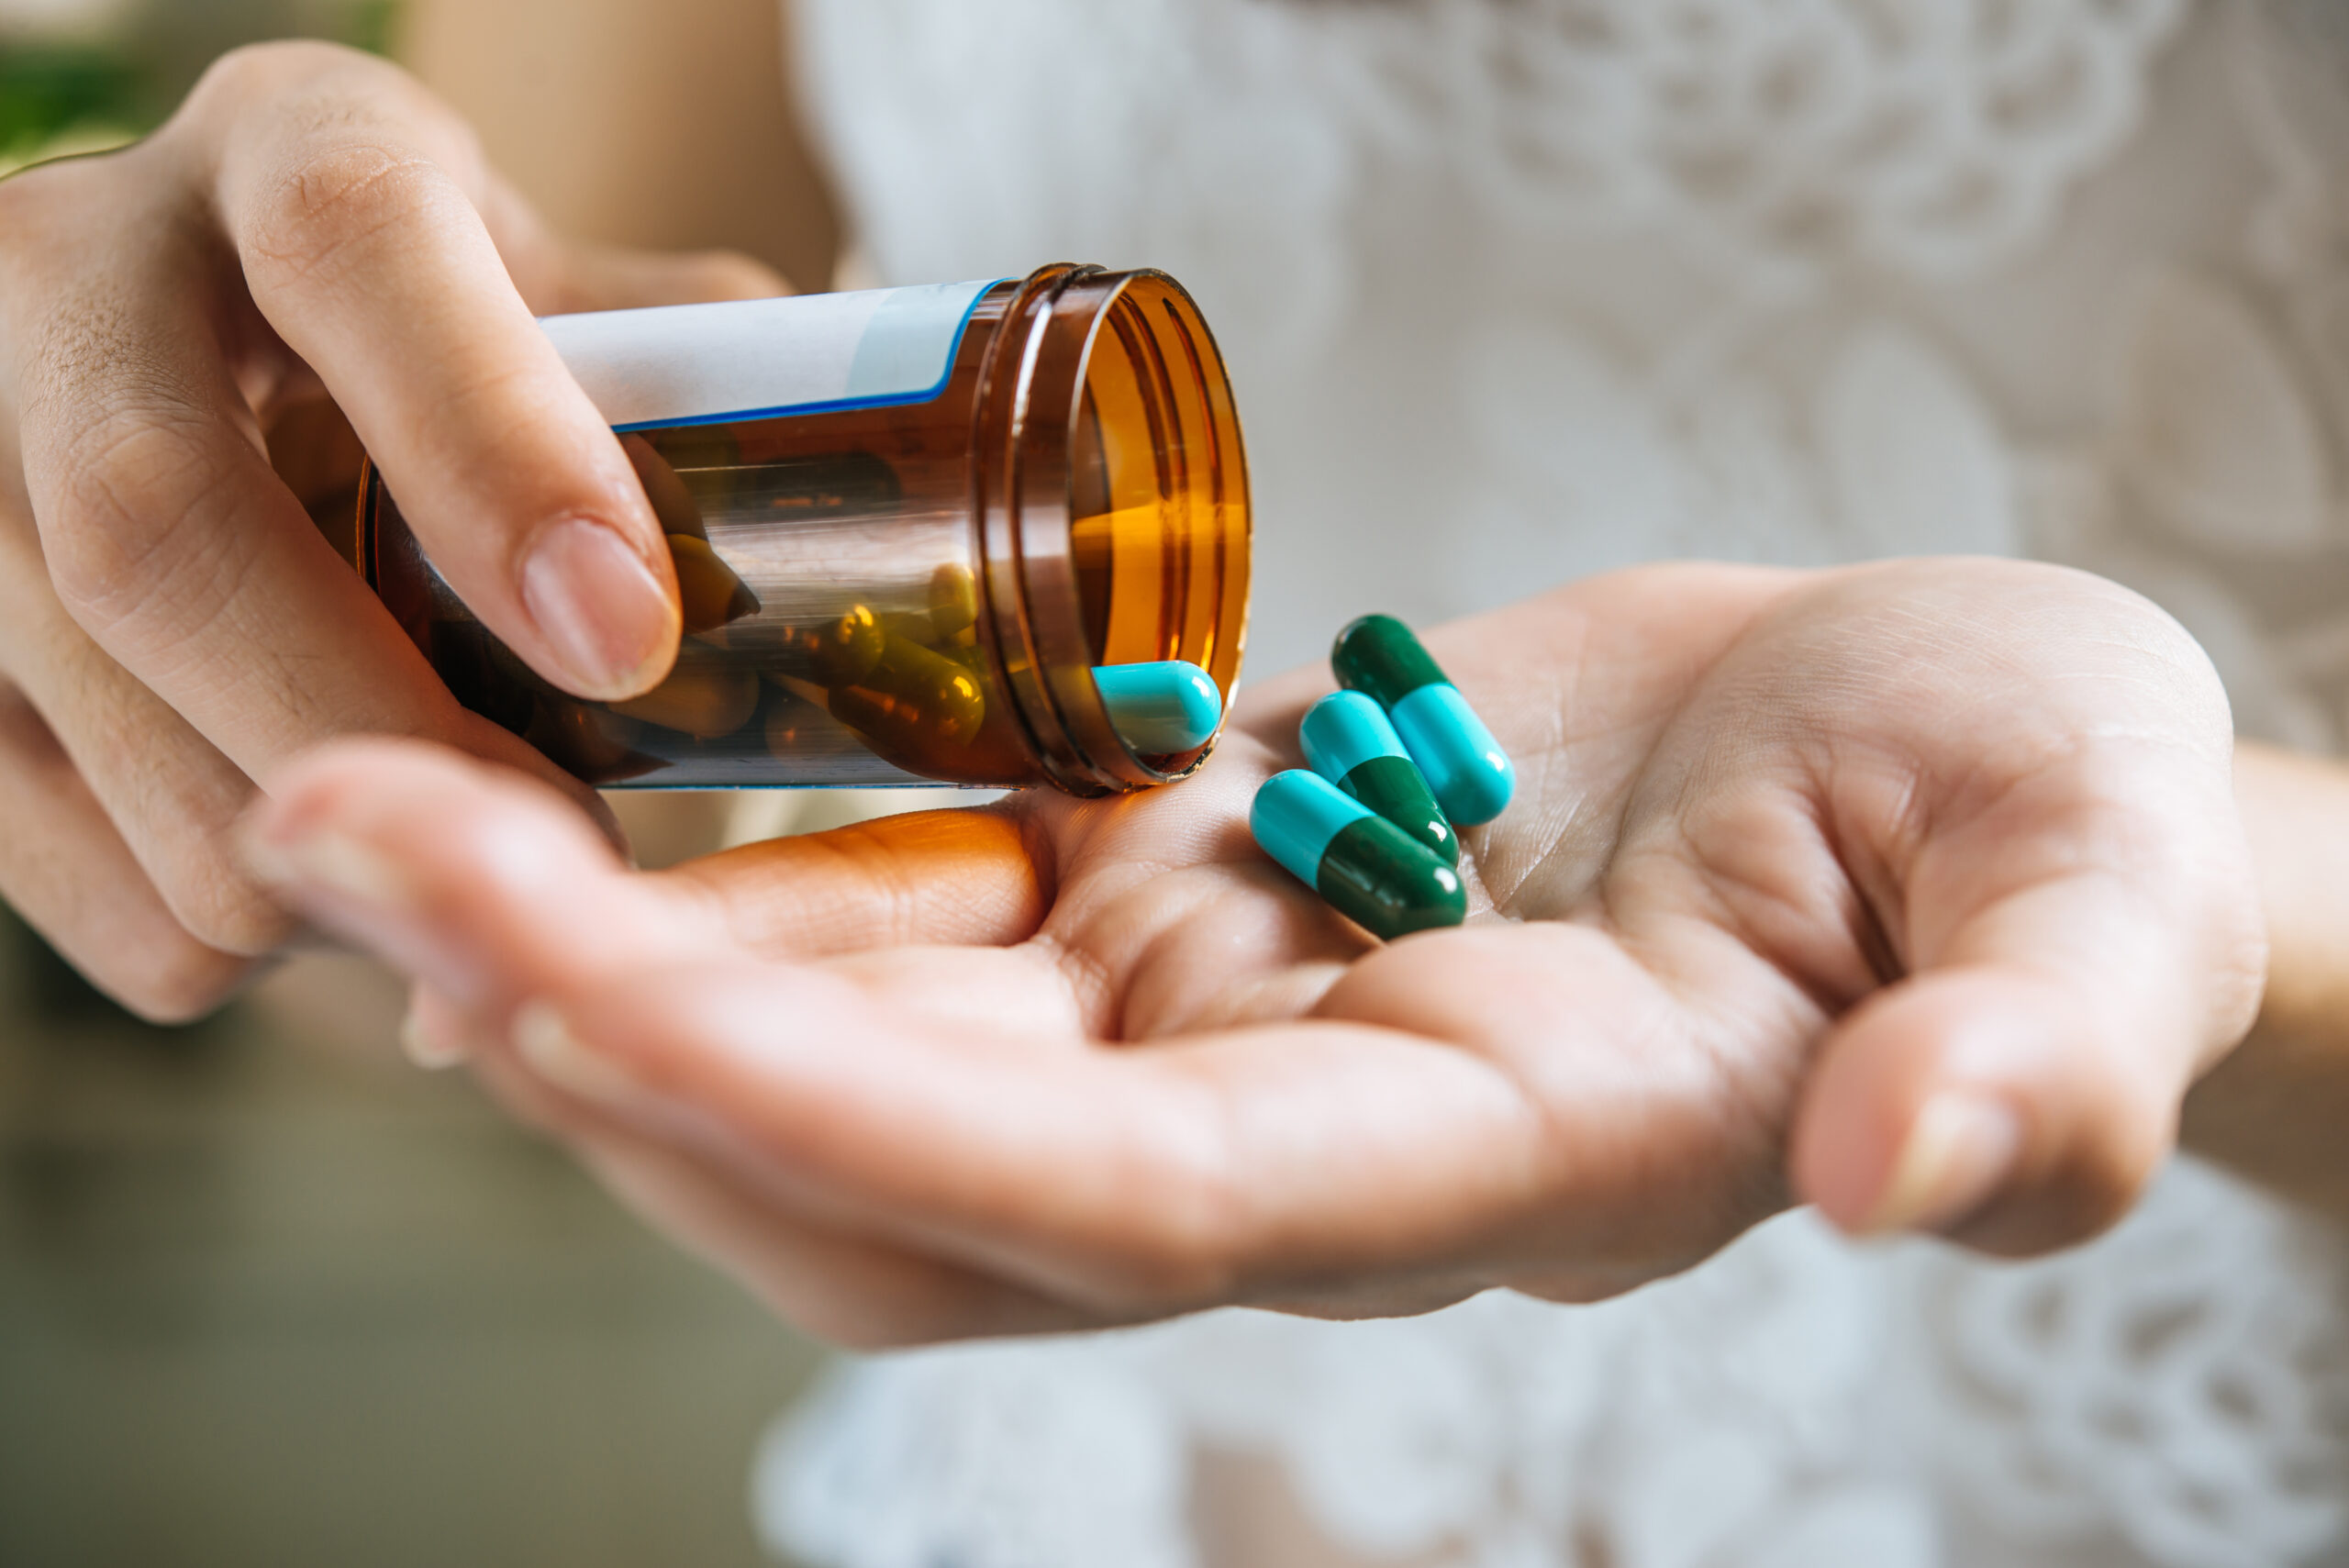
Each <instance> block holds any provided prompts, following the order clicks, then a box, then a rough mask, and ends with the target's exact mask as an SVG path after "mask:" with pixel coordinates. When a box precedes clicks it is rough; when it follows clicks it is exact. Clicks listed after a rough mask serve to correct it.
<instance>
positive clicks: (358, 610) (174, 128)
mask: <svg viewBox="0 0 2349 1568" xmlns="http://www.w3.org/2000/svg"><path fill="white" fill-rule="evenodd" d="M783 288H784V285H783V284H782V282H781V280H780V279H779V278H778V277H776V276H775V275H774V273H773V272H770V271H769V270H767V269H766V268H764V267H763V266H761V265H759V264H757V263H755V262H753V261H749V260H747V259H744V258H741V257H739V256H729V255H725V254H715V255H701V256H688V257H668V258H662V257H652V256H647V255H642V254H638V253H632V252H628V251H623V250H614V249H609V248H604V247H588V246H574V245H567V244H564V243H562V242H561V241H558V240H557V239H554V238H552V236H551V234H550V233H549V231H548V230H547V229H546V228H545V227H544V226H543V225H541V224H540V221H539V220H538V218H537V217H535V216H534V214H533V213H532V212H531V210H530V208H529V206H528V205H527V204H526V203H524V202H523V201H522V199H521V198H520V197H519V196H518V195H516V194H515V193H514V192H513V191H512V189H511V188H510V187H508V186H507V184H506V183H504V182H503V181H502V180H500V179H499V178H498V177H497V176H496V175H495V173H493V172H491V171H490V169H489V168H488V167H487V165H486V163H485V162H484V160H483V158H482V156H481V152H480V149H479V147H478V145H477V143H476V142H475V140H474V138H473V134H472V132H471V131H470V130H469V129H468V128H467V127H466V126H465V124H464V122H463V121H462V119H461V118H460V117H457V116H456V115H455V114H454V113H453V112H451V110H450V109H449V108H447V107H446V106H444V105H442V104H441V103H440V102H439V101H438V100H437V99H436V98H434V97H433V95H431V94H429V92H427V91H425V90H424V89H423V88H422V87H420V86H419V85H418V84H417V83H416V82H415V81H414V80H413V79H411V78H410V77H408V76H406V74H404V73H402V72H399V71H397V70H395V69H394V68H392V67H391V66H389V65H386V64H384V62H382V61H376V60H373V59H370V58H368V57H365V56H362V55H358V54H354V53H351V52H350V51H347V50H336V49H330V48H326V47H323V46H317V45H304V44H292V45H272V46H268V47H264V48H259V49H254V50H244V51H240V52H239V53H236V54H232V55H230V56H228V57H227V58H225V59H224V60H222V61H220V62H219V63H218V64H217V66H216V67H215V68H214V69H213V70H212V72H210V73H209V74H208V75H207V76H206V78H205V79H204V81H203V82H202V83H200V84H199V85H198V86H197V87H196V88H195V91H194V92H193V93H192V94H191V95H190V96H189V98H188V100H187V102H186V104H185V105H184V106H183V107H182V108H181V110H180V111H179V113H178V114H177V115H176V116H175V117H173V119H172V121H171V122H170V123H169V124H168V125H167V126H165V127H164V128H162V129H161V131H160V132H158V133H157V134H156V135H155V136H153V137H152V138H150V139H148V140H146V141H145V142H142V143H140V144H139V145H138V146H136V147H133V148H131V149H128V150H125V151H123V152H120V153H117V154H112V155H109V156H106V157H103V158H93V159H84V160H76V161H66V162H61V163H56V164H50V165H47V166H44V167H40V168H37V169H34V170H32V171H29V172H27V173H25V174H22V175H20V176H18V177H17V178H14V179H11V180H9V181H7V182H6V183H0V809H6V810H7V811H8V812H9V813H10V814H11V821H12V831H11V833H10V834H9V835H8V836H7V838H6V841H5V842H0V895H5V896H6V898H7V900H8V901H9V903H10V904H11V905H12V906H15V907H16V908H17V910H19V911H20V912H21V913H22V914H23V915H24V916H25V917H27V918H28V920H30V921H31V922H32V923H33V924H34V925H35V926H36V927H38V928H39V929H40V930H41V931H42V932H43V933H44V934H45V935H46V936H48V937H49V938H50V940H51V941H52V942H53V943H54V944H55V945H56V946H57V947H58V948H59V949H60V951H62V952H63V953H65V954H66V956H67V957H69V958H70V959H71V960H72V962H74V963H76V964H77V965H78V966H79V967H81V968H82V969H83V972H84V973H88V974H89V975H90V976H91V977H92V978H93V979H94V980H95V981H96V982H97V983H98V984H100V985H102V986H104V987H105V988H106V989H107V990H108V991H110V992H112V993H113V994H114V995H117V997H119V998H120V999H121V1000H123V1001H124V1002H125V1003H127V1004H128V1005H129V1006H132V1007H133V1008H135V1009H137V1010H138V1011H139V1012H142V1013H144V1014H147V1015H148V1016H150V1017H152V1018H166V1019H170V1018H188V1017H192V1016H195V1015H197V1014H200V1013H202V1012H204V1011H206V1010H208V1009H209V1008H210V1007H212V1006H215V1005H217V1003H218V1001H219V1000H220V999H221V998H222V997H223V996H224V995H227V994H228V992H229V991H230V990H232V989H233V988H234V987H235V986H237V985H238V984H239V983H240V982H241V981H242V980H243V979H244V978H245V977H246V976H247V975H248V974H249V973H250V972H251V970H252V967H253V965H254V962H255V961H257V960H260V959H262V958H264V957H266V956H267V955H269V954H272V953H273V952H275V951H280V950H281V949H283V948H284V946H285V944H286V943H287V942H288V940H290V939H291V938H292V937H293V936H294V934H295V929H294V927H293V924H292V922H291V920H290V919H289V917H288V916H287V914H286V913H285V912H284V910H283V909H282V908H280V907H279V906H277V905H276V904H274V903H273V901H272V900H271V899H270V898H269V897H268V896H267V895H265V894H264V893H263V892H262V890H261V889H260V888H258V887H257V886H256V885H255V884H253V882H252V880H251V879H250V876H249V875H247V874H246V873H245V872H244V870H243V869H242V868H241V867H240V866H239V865H238V863H237V862H236V858H235V854H234V851H233V845H232V842H231V838H230V835H229V833H228V828H229V826H230V824H231V823H233V822H234V821H235V819H236V817H237V816H238V814H239V812H240V811H242V810H243V809H244V808H245V807H246V806H247V805H248V804H249V803H250V801H251V799H252V798H253V795H254V793H255V788H254V784H253V782H252V781H253V780H254V779H256V778H258V777H261V776H263V775H265V774H266V773H268V772H269V771H270V770H272V769H273V768H276V767H279V766H282V765H284V763H285V762H287V761H289V760H290V759H291V758H292V757H294V756H295V755H296V754H298V753H299V752H301V751H305V750H306V749H307V748H309V747H311V746H314V745H316V744H317V743H318V742H319V741H320V740H325V739H328V738H330V737H332V736H335V735H340V734H358V733H389V734H404V735H413V736H418V737H424V738H429V739H431V740H438V741H440V742H442V743H445V744H451V745H455V746H458V747H461V748H462V749H464V750H466V751H471V752H473V753H474V754H476V755H480V756H484V757H489V758H495V759H497V760H499V761H502V762H507V763H509V764H510V765H513V766H516V767H518V768H521V769H523V770H525V771H530V772H535V773H539V774H540V776H542V777H547V778H550V779H558V778H559V775H557V774H555V773H554V772H553V770H552V769H551V767H550V766H549V765H548V764H547V763H545V762H543V760H541V759H540V758H538V757H537V756H536V755H535V754H534V753H533V752H531V751H530V750H529V748H528V747H525V746H523V745H521V744H520V743H519V742H518V741H517V740H514V739H513V738H512V737H510V736H507V735H504V734H502V733H500V732H499V731H497V730H496V729H495V728H494V727H492V726H490V725H488V724H487V723H485V722H484V721H483V720H481V719H479V718H477V717H474V716H473V715H471V714H468V713H466V712H464V711H463V710H462V708H460V707H459V706H457V705H456V703H455V702H454V701H453V700H452V699H451V697H450V696H449V695H448V693H447V692H446V690H445V689H443V688H442V687H441V685H440V683H439V681H438V680H437V679H435V678H434V676H433V675H432V673H431V672H430V670H429V668H428V667H427V665H426V664H425V663H424V661H423V659H422V658H421V656H420V655H419V654H418V653H417V651H416V650H415V648H414V647H413V646H412V645H411V644H410V643H409V642H408V640H407V639H406V636H405V635H404V634H403V633H402V632H401V631H400V629H399V628H398V627H397V626H396V625H395V623H394V622H393V621H392V619H391V617H389V616H388V615H387V614H386V613H385V612H384V610H383V608H382V606H380V605H378V604H377V603H376V601H375V600H374V597H373V595H372V594H370V593H369V591H368V590H367V589H366V587H365V586H364V585H363V584H362V583H361V582H360V581H359V579H358V578H357V577H356V576H355V575H354V574H353V573H352V572H351V568H350V566H349V564H348V563H347V562H345V561H343V560H342V559H340V558H339V557H338V555H337V553H336V551H335V550H333V549H332V548H331V547H330V546H329V545H328V542H327V540H326V539H325V538H323V537H322V536H321V534H320V533H319V531H318V530H317V528H316V527H314V525H313V522H312V519H311V517H310V516H309V515H308V514H307V512H306V509H305V506H304V505H303V502H304V498H305V495H304V494H302V493H297V490H298V491H300V492H310V491H313V490H316V489H318V488H326V489H331V488H332V486H331V484H323V485H322V484H321V476H319V475H317V474H313V473H302V472H301V471H302V470H303V469H305V468H306V467H312V466H316V465H315V463H312V462H306V459H307V458H308V457H309V455H310V454H311V453H313V452H315V451H317V450H320V449H321V448H324V449H326V450H340V451H343V452H345V453H347V454H348V455H349V456H351V457H355V455H356V453H357V450H358V447H359V445H360V444H362V443H363V445H364V447H365V449H366V450H367V451H369V452H372V453H373V456H374V458H375V459H376V461H377V462H379V463H380V464H381V467H382V470H383V473H384V475H385V477H386V479H387V482H388V483H389V484H391V485H392V486H393V487H394V489H395V491H396V492H397V493H398V494H399V495H400V496H401V498H402V501H403V505H404V509H405V510H406V512H407V513H409V514H410V516H411V520H412V521H413V523H414V525H415V528H416V530H417V534H418V536H419V537H420V538H422V539H424V540H425V543H426V548H427V549H428V550H429V551H430V552H431V554H432V556H433V559H434V561H435V562H436V563H437V564H438V565H439V566H440V568H441V570H442V572H443V573H444V574H445V575H446V576H447V577H448V579H449V580H450V582H451V584H452V585H453V586H454V587H456V588H457V590H458V591H459V592H460V593H461V594H462V595H463V597H464V598H465V599H466V601H467V602H468V603H469V604H471V605H473V606H474V607H475V608H476V609H477V610H478V612H479V613H480V615H481V617H482V618H483V619H484V621H485V622H487V623H488V624H489V625H490V626H491V627H492V628H495V630H496V632H497V633H498V635H499V636H500V637H501V638H503V639H505V640H506V641H507V644H508V645H509V646H511V647H512V648H513V649H514V650H515V651H517V652H518V653H519V654H520V655H521V656H522V657H523V658H524V659H525V660H527V661H528V662H529V663H530V664H531V665H532V666H533V667H534V668H536V669H537V670H539V671H540V673H542V674H544V675H546V676H547V677H548V678H549V679H550V680H552V681H554V682H555V683H556V684H559V685H562V686H563V687H565V688H566V689H568V690H571V691H573V692H577V693H580V694H581V695H603V696H609V697H618V696H624V695H633V694H636V693H639V692H641V691H644V690H646V689H648V688H649V687H651V685H653V684H657V683H658V681H659V680H660V679H661V677H662V675H663V674H664V673H666V671H667V669H668V667H669V664H670V662H672V661H673V660H674V657H675V651H676V641H677V628H678V609H677V605H676V588H675V584H674V579H673V575H672V573H671V568H670V565H669V561H668V554H667V550H665V548H664V547H663V545H662V535H661V532H660V528H659V525H658V523H657V522H656V521H655V519H654V517H653V515H652V512H651V508H650V506H649V505H648V504H647V502H646V501H645V498H644V495H643V493H642V491H641V489H640V487H639V485H638V484H637V481H636V478H635V475H634V473H633V471H632V470H631V469H630V467H629V462H628V460H627V457H626V455H625V454H624V453H623V452H622V450H621V449H620V447H619V445H618V442H617V441H616V440H615V439H614V438H613V437H612V435H611V433H610V432H609V430H608V429H607V428H605V426H604V424H603V422H602V420H601V419H600V418H599V417H597V415H596V410H595V408H594V406H592V405H591V404H590V403H589V402H588V401H587V399H586V396H585V395H584V394H583V393H582V392H581V391H580V390H579V389H578V387H577V386H576V385H575V384H573V382H572V381H571V379H570V377H569V375H568V374H567V373H565V372H564V370H563V368H562V363H561V361H559V360H558V359H556V357H555V355H554V353H553V350H552V349H551V346H550V345H549V344H548V343H547V341H546V339H544V337H543V336H542V335H541V334H540V332H539V331H538V329H537V328H536V326H535V325H534V323H533V321H532V317H533V315H534V313H548V312H555V311H565V310H581V309H591V308H607V307H614V306H628V305H641V304H651V303H663V302H672V301H678V300H688V299H716V298H738V297H750V296H756V295H769V294H774V293H777V292H781V291H782V290H783ZM273 432H288V433H289V434H288V439H285V440H284V441H283V442H282V443H279V444H278V445H277V446H276V447H274V448H273V442H272V436H273ZM354 432H355V436H356V440H355V441H354V440H352V439H351V437H352V435H353V433H354ZM338 434H339V436H340V439H339V441H338V439H337V436H338ZM273 456H275V457H276V458H277V460H278V462H277V464H276V466H273V462H272V458H273ZM329 466H331V465H329ZM280 469H284V470H285V472H284V473H280V472H279V470H280ZM346 483H347V481H346ZM573 793H574V795H577V796H578V797H579V798H580V799H582V800H586V799H587V798H588V797H586V796H585V795H584V792H582V791H577V790H575V788H574V791H573Z"/></svg>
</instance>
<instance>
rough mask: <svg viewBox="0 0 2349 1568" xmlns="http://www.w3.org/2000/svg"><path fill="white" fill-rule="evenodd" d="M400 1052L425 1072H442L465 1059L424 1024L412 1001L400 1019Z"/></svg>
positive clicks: (453, 1043) (453, 1044)
mask: <svg viewBox="0 0 2349 1568" xmlns="http://www.w3.org/2000/svg"><path fill="white" fill-rule="evenodd" d="M400 1050H401V1051H403V1052H405V1053H406V1056H407V1059H408V1060H409V1061H410V1062H414V1063H416V1065H417V1066H418V1067H421V1068H423V1069H424V1070H425V1071H426V1072H427V1073H441V1072H446V1071H447V1070H448V1069H450V1068H451V1067H454V1066H456V1065H458V1064H459V1063H460V1062H463V1061H464V1060H465V1050H464V1047H463V1046H462V1045H461V1044H459V1043H458V1042H457V1041H456V1040H454V1039H452V1038H451V1036H449V1035H448V1034H445V1033H443V1032H442V1031H441V1030H440V1029H435V1028H434V1027H433V1026H432V1025H430V1024H429V1023H427V1022H426V1021H425V1018H424V1015H423V1013H422V1012H420V1011H419V1010H418V1009H417V1006H416V1004H415V1003H413V1002H411V1003H409V1004H408V1009H407V1017H406V1018H402V1019H401V1020H400Z"/></svg>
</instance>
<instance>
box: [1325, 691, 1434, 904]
mask: <svg viewBox="0 0 2349 1568" xmlns="http://www.w3.org/2000/svg"><path fill="white" fill-rule="evenodd" d="M1297 738H1298V739H1299V740H1302V741H1303V742H1304V744H1305V761H1306V762H1307V763H1308V765H1310V766H1311V768H1312V769H1313V771H1314V772H1315V773H1319V774H1320V775H1321V776H1322V777H1323V778H1325V779H1328V780H1329V781H1330V783H1331V784H1336V785H1337V786H1338V787H1339V788H1340V789H1341V790H1344V791H1345V792H1346V793H1347V794H1348V795H1353V797H1354V798H1355V799H1356V800H1359V801H1361V802H1362V803H1363V804H1364V806H1369V807H1370V808H1371V809H1372V810H1373V811H1375V812H1376V813H1378V815H1379V816H1381V817H1386V820H1388V821H1389V822H1392V823H1393V824H1395V826H1397V828H1401V829H1403V831H1404V832H1406V833H1408V834H1409V835H1410V836H1411V837H1412V838H1414V839H1417V840H1419V842H1420V843H1422V844H1425V845H1426V846H1427V847H1428V848H1429V849H1431V850H1433V851H1435V852H1436V853H1437V854H1439V855H1441V856H1442V857H1443V863H1444V864H1446V865H1458V864H1459V863H1460V836H1459V835H1458V834H1457V833H1454V832H1453V830H1452V823H1451V821H1450V820H1449V819H1448V818H1446V817H1445V816H1444V815H1443V807H1442V806H1438V805H1437V804H1436V802H1435V796H1434V795H1433V794H1431V792H1430V791H1429V789H1428V781H1427V779H1426V778H1425V777H1424V776H1423V775H1422V774H1421V773H1420V772H1419V767H1418V765H1417V764H1416V763H1414V762H1412V761H1411V759H1410V755H1409V753H1408V752H1406V751H1404V750H1403V741H1402V739H1401V738H1400V737H1399V736H1397V734H1396V733H1395V727H1394V726H1393V725H1392V724H1389V723H1388V722H1387V721H1386V709H1385V708H1383V707H1380V706H1378V705H1377V704H1376V703H1375V702H1373V701H1371V700H1370V699H1369V698H1368V697H1366V696H1364V695H1362V693H1360V692H1331V693H1330V695H1328V696H1326V697H1323V698H1322V699H1321V700H1320V701H1319V702H1318V703H1315V704H1314V705H1313V706H1312V707H1310V708H1309V709H1308V710H1307V711H1306V715H1305V722H1304V723H1303V724H1302V725H1300V726H1298V728H1297Z"/></svg>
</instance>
